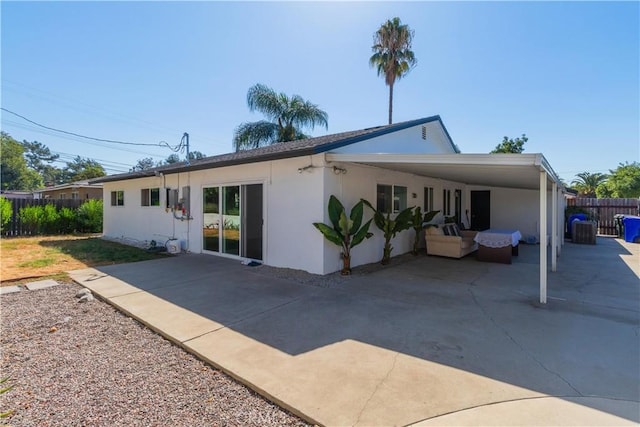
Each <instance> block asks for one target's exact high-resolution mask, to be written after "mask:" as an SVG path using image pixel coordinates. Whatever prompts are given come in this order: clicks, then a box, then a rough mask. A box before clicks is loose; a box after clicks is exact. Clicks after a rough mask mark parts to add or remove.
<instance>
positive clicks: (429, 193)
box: [423, 187, 434, 213]
mask: <svg viewBox="0 0 640 427" xmlns="http://www.w3.org/2000/svg"><path fill="white" fill-rule="evenodd" d="M433 191H434V189H433V187H424V206H423V207H424V213H427V212H431V211H432V210H433Z"/></svg>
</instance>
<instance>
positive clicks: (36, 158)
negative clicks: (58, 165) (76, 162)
mask: <svg viewBox="0 0 640 427" xmlns="http://www.w3.org/2000/svg"><path fill="white" fill-rule="evenodd" d="M22 146H23V147H24V150H25V152H24V156H25V157H26V159H27V166H29V167H30V168H32V169H35V170H36V171H37V172H40V171H41V170H42V168H43V167H44V163H43V162H47V163H51V162H53V161H55V160H58V158H59V157H60V156H59V155H58V154H52V153H51V150H49V147H47V146H46V145H44V144H42V143H40V142H38V141H33V142H29V141H27V140H23V141H22Z"/></svg>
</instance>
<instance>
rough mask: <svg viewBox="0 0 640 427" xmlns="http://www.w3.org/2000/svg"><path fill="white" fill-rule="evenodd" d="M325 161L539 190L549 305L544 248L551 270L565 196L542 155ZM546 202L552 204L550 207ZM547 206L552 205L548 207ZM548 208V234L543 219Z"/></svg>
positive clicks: (333, 157)
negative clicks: (548, 250) (548, 252)
mask: <svg viewBox="0 0 640 427" xmlns="http://www.w3.org/2000/svg"><path fill="white" fill-rule="evenodd" d="M326 160H327V161H328V162H343V163H356V164H363V165H368V166H374V167H379V168H384V169H390V170H394V171H400V172H405V173H410V174H414V175H418V176H425V177H431V178H439V179H445V180H450V181H456V182H460V183H463V184H465V185H480V186H489V187H501V188H512V189H526V190H537V191H538V193H539V199H540V208H539V224H540V227H539V229H540V264H539V267H540V269H539V270H540V303H542V304H545V303H546V302H547V269H548V256H547V245H548V244H549V237H550V238H551V241H550V243H551V271H553V272H555V271H556V268H557V259H558V256H559V255H560V252H561V245H562V244H564V239H563V238H562V234H561V233H562V232H563V230H564V210H563V209H560V208H559V206H558V205H560V207H562V208H563V207H564V197H563V195H562V192H561V191H559V190H560V188H559V183H560V178H559V177H558V175H557V174H556V173H555V172H554V171H553V169H552V168H551V166H550V164H549V162H548V161H547V160H546V159H545V158H544V156H543V155H542V154H460V153H456V154H386V153H378V154H335V153H327V154H326ZM549 200H550V202H551V203H549ZM549 205H550V206H549ZM549 208H550V209H551V218H552V221H551V232H550V234H547V232H543V230H547V229H548V224H547V222H548V221H547V215H548V213H549Z"/></svg>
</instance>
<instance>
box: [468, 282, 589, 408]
mask: <svg viewBox="0 0 640 427" xmlns="http://www.w3.org/2000/svg"><path fill="white" fill-rule="evenodd" d="M469 293H470V294H471V297H472V299H473V302H474V303H475V304H476V306H477V307H478V308H479V309H480V311H481V312H482V314H483V315H484V316H485V317H486V318H487V319H488V320H489V321H490V322H491V324H493V326H494V327H495V328H496V329H498V330H499V331H501V332H502V333H503V334H504V335H505V336H506V337H507V338H509V340H510V341H511V342H512V343H514V344H515V345H516V347H518V348H519V349H520V351H522V352H523V353H524V354H526V355H527V356H528V357H529V358H530V359H531V360H533V361H534V362H535V363H536V364H537V365H538V366H540V367H541V368H542V369H544V370H545V371H547V372H548V373H550V374H551V375H554V376H555V377H557V378H559V379H560V380H561V381H562V382H564V383H565V384H566V385H568V386H569V387H570V388H571V389H572V390H573V391H575V392H576V393H578V395H579V396H580V397H584V395H583V394H582V393H581V392H580V390H578V389H577V388H576V387H575V386H574V385H573V384H571V382H570V381H569V380H567V379H566V378H564V377H563V376H562V375H560V374H559V373H558V372H555V371H553V370H551V369H549V368H548V367H547V366H546V365H545V364H544V363H542V362H541V361H540V360H538V358H537V357H535V356H534V355H533V353H531V352H530V351H529V350H527V349H526V348H525V347H524V346H523V345H522V344H520V343H519V342H518V341H517V340H516V339H515V338H514V337H513V336H512V335H511V334H510V333H509V332H508V331H507V330H506V329H505V328H503V327H501V326H500V325H499V324H498V322H496V320H495V319H494V318H493V316H491V315H490V314H489V313H488V312H487V311H486V309H485V308H484V307H483V306H482V305H481V304H480V302H479V301H478V299H477V297H476V295H475V294H474V293H473V290H472V289H469Z"/></svg>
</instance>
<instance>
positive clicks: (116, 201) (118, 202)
mask: <svg viewBox="0 0 640 427" xmlns="http://www.w3.org/2000/svg"><path fill="white" fill-rule="evenodd" d="M111 206H124V191H122V190H118V191H112V192H111Z"/></svg>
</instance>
